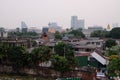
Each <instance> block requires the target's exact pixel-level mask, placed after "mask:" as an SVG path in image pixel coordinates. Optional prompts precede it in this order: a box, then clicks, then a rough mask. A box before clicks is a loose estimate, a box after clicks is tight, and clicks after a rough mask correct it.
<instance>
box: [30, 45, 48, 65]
mask: <svg viewBox="0 0 120 80" xmlns="http://www.w3.org/2000/svg"><path fill="white" fill-rule="evenodd" d="M31 54H33V56H34V61H35V62H36V64H37V63H38V62H39V61H40V62H44V61H48V60H49V59H50V48H49V47H47V46H41V47H38V48H35V49H34V50H33V51H32V53H31Z"/></svg>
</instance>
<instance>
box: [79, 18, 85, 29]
mask: <svg viewBox="0 0 120 80" xmlns="http://www.w3.org/2000/svg"><path fill="white" fill-rule="evenodd" d="M84 26H85V21H84V19H80V20H78V28H81V29H84Z"/></svg>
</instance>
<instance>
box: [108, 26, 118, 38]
mask: <svg viewBox="0 0 120 80" xmlns="http://www.w3.org/2000/svg"><path fill="white" fill-rule="evenodd" d="M110 35H111V37H112V38H114V39H120V27H116V28H113V29H112V30H111V31H110Z"/></svg>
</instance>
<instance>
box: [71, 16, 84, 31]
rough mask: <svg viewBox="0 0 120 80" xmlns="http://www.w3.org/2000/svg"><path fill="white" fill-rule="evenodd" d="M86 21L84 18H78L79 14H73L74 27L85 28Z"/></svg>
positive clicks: (72, 25) (72, 22) (72, 24)
mask: <svg viewBox="0 0 120 80" xmlns="http://www.w3.org/2000/svg"><path fill="white" fill-rule="evenodd" d="M84 24H85V21H84V19H78V17H77V16H71V28H72V29H79V28H81V29H84V26H85V25H84Z"/></svg>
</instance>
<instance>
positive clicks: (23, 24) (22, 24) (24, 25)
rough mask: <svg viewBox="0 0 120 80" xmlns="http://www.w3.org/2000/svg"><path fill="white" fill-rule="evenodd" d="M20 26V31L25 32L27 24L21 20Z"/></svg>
mask: <svg viewBox="0 0 120 80" xmlns="http://www.w3.org/2000/svg"><path fill="white" fill-rule="evenodd" d="M21 28H22V32H27V25H26V23H25V22H23V21H22V22H21Z"/></svg>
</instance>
